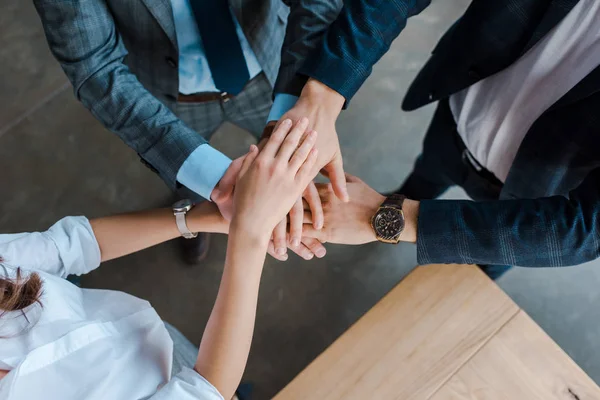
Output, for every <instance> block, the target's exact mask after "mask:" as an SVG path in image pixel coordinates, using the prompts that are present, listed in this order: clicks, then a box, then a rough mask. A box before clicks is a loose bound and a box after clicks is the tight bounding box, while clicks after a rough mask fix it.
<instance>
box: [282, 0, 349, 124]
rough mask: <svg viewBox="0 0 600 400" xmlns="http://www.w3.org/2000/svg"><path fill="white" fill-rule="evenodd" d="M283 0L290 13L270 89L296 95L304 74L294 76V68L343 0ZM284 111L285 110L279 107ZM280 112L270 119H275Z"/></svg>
mask: <svg viewBox="0 0 600 400" xmlns="http://www.w3.org/2000/svg"><path fill="white" fill-rule="evenodd" d="M283 2H284V3H285V4H286V5H288V6H289V7H290V15H289V17H288V24H287V28H286V33H285V39H284V41H283V46H282V49H281V65H280V67H279V74H278V76H277V82H276V83H275V90H274V92H275V96H276V97H277V95H278V94H280V93H286V94H289V95H293V96H299V95H300V92H301V90H302V87H303V86H304V84H305V83H306V77H304V76H302V75H298V74H297V72H298V69H299V68H300V67H301V66H302V64H304V61H305V60H306V58H307V57H308V55H309V53H310V52H311V51H313V50H314V49H315V48H316V47H317V45H318V44H319V43H320V41H321V40H322V39H323V35H324V33H325V31H326V29H327V28H328V27H329V24H331V22H333V21H334V20H335V18H336V17H337V15H338V13H339V12H340V9H341V8H342V4H343V2H342V0H283ZM288 105H290V107H291V106H292V105H293V104H289V103H288ZM285 111H287V110H283V112H285ZM283 112H281V113H280V114H279V115H278V116H277V117H276V118H274V119H275V120H278V119H279V118H280V117H281V115H283Z"/></svg>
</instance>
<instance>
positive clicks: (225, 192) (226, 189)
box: [210, 156, 247, 204]
mask: <svg viewBox="0 0 600 400" xmlns="http://www.w3.org/2000/svg"><path fill="white" fill-rule="evenodd" d="M245 158H247V156H242V157H239V158H236V159H235V160H233V161H232V162H231V164H229V167H228V168H227V170H226V171H225V174H223V176H222V177H221V180H219V182H218V183H217V185H216V186H215V188H214V189H213V191H212V193H211V196H210V198H211V199H212V200H213V201H214V202H216V203H217V204H218V203H219V202H221V201H222V200H223V199H224V198H227V197H228V196H229V194H231V192H233V186H234V185H235V182H236V180H237V177H238V175H239V174H240V170H241V168H242V163H243V162H244V159H245Z"/></svg>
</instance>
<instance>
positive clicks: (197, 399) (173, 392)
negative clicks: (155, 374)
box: [151, 367, 224, 400]
mask: <svg viewBox="0 0 600 400" xmlns="http://www.w3.org/2000/svg"><path fill="white" fill-rule="evenodd" d="M151 399H152V400H167V399H168V400H174V399H177V400H224V399H223V396H221V393H219V391H218V390H217V389H216V388H215V387H214V386H213V385H211V384H210V382H209V381H207V380H206V379H204V377H203V376H202V375H200V374H199V373H197V372H196V371H194V370H192V369H190V368H187V367H184V368H183V369H182V370H181V372H180V373H178V374H177V375H175V376H173V378H172V379H171V380H170V381H169V382H168V383H167V384H166V385H164V386H163V387H162V388H161V389H160V390H159V391H158V392H156V394H155V395H154V396H152V397H151Z"/></svg>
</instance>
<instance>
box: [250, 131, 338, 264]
mask: <svg viewBox="0 0 600 400" xmlns="http://www.w3.org/2000/svg"><path fill="white" fill-rule="evenodd" d="M275 125H276V123H275V121H271V122H269V123H268V124H267V126H266V127H265V130H264V132H263V137H264V139H262V140H261V141H260V142H259V143H258V148H259V149H262V148H263V147H264V146H265V144H266V143H267V141H268V138H269V137H270V136H271V134H272V132H273V130H274V129H275ZM306 126H307V127H308V122H306ZM316 173H317V172H315V174H316ZM302 199H304V201H306V202H307V204H308V205H309V206H310V211H311V214H312V223H313V227H314V228H315V229H321V228H322V227H323V208H322V206H321V199H320V197H319V192H318V191H317V187H316V186H315V184H314V182H310V183H309V184H308V186H307V187H306V189H305V190H304V192H303V194H302V197H299V198H298V200H297V201H296V203H294V206H293V207H292V209H291V211H290V213H289V215H288V218H283V219H282V220H281V221H280V222H279V224H277V226H276V227H275V229H274V230H273V238H272V240H271V243H270V244H269V250H268V253H269V254H270V255H271V256H273V258H275V259H277V260H279V261H286V260H287V259H288V256H287V252H286V249H287V248H288V247H289V248H290V249H291V250H292V251H293V252H294V253H296V254H298V255H299V256H300V257H302V258H304V259H305V260H311V259H312V258H313V257H315V256H316V257H318V258H323V257H325V254H326V253H327V251H326V249H325V247H324V246H323V245H322V244H321V242H319V241H318V240H316V239H313V238H306V237H302V226H303V224H304V221H303V217H304V208H303V205H302ZM288 219H289V239H288Z"/></svg>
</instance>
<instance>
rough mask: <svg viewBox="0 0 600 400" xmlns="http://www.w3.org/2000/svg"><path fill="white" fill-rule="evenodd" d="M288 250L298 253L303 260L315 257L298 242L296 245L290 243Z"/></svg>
mask: <svg viewBox="0 0 600 400" xmlns="http://www.w3.org/2000/svg"><path fill="white" fill-rule="evenodd" d="M290 250H292V251H293V252H294V253H296V254H298V255H299V256H300V257H302V258H304V259H305V260H312V259H313V258H314V257H315V255H314V253H313V252H312V251H310V249H309V248H308V247H306V246H305V245H303V244H302V243H300V244H299V245H298V246H292V245H290Z"/></svg>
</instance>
